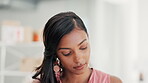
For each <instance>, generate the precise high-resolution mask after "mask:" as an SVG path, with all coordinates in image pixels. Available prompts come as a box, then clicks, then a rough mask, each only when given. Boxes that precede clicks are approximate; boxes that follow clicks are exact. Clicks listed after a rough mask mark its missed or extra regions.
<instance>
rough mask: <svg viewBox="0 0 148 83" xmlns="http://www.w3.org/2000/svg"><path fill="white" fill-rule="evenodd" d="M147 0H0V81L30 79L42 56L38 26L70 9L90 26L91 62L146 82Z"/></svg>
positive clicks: (130, 82)
mask: <svg viewBox="0 0 148 83" xmlns="http://www.w3.org/2000/svg"><path fill="white" fill-rule="evenodd" d="M147 10H148V1H147V0H0V83H31V76H32V75H33V73H34V72H33V69H34V68H35V67H36V66H38V65H39V64H40V63H41V61H42V56H43V44H42V29H43V27H44V25H45V23H46V22H47V20H48V19H49V18H50V17H51V16H53V15H55V14H57V13H59V12H65V11H73V12H75V13H76V14H77V15H79V16H80V17H81V18H82V19H83V21H84V23H85V25H86V27H87V28H88V31H89V35H90V42H91V61H90V66H91V67H93V68H95V69H98V70H101V71H103V72H106V73H109V74H111V75H115V76H117V77H119V78H120V79H122V81H123V83H148V66H147V64H148V51H147V49H148V43H147V42H148V33H147V32H148V28H147V27H148V11H147Z"/></svg>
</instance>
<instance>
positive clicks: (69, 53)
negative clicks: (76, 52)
mask: <svg viewBox="0 0 148 83" xmlns="http://www.w3.org/2000/svg"><path fill="white" fill-rule="evenodd" d="M86 49H87V46H86V47H82V48H80V50H82V51H84V50H86ZM72 53H73V52H72V51H69V52H62V55H64V56H69V55H72Z"/></svg>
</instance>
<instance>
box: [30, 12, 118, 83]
mask: <svg viewBox="0 0 148 83" xmlns="http://www.w3.org/2000/svg"><path fill="white" fill-rule="evenodd" d="M43 41H44V46H45V52H44V59H43V62H42V64H41V66H40V67H38V68H37V69H36V71H37V73H36V74H35V75H34V76H33V78H34V79H38V80H34V81H33V83H121V81H120V79H118V78H117V77H114V76H111V75H109V74H106V73H103V72H101V71H98V70H95V69H93V68H90V67H89V66H88V64H89V57H90V46H89V38H88V33H87V30H86V27H85V25H84V23H83V21H82V20H81V18H80V17H79V16H77V15H76V14H75V13H73V12H63V13H59V14H57V15H55V16H53V17H51V18H50V19H49V20H48V22H47V23H46V25H45V28H44V31H43Z"/></svg>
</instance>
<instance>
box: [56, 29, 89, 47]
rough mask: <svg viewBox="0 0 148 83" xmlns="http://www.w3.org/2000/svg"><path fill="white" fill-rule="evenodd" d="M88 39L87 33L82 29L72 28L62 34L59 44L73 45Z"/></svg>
mask: <svg viewBox="0 0 148 83" xmlns="http://www.w3.org/2000/svg"><path fill="white" fill-rule="evenodd" d="M84 39H87V40H88V37H87V34H86V32H85V31H84V30H81V29H77V28H74V29H73V30H72V31H71V32H70V33H68V34H66V35H64V36H63V37H62V39H61V40H60V43H59V46H69V45H72V44H73V45H75V44H78V43H80V42H81V41H83V40H84Z"/></svg>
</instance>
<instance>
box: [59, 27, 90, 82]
mask: <svg viewBox="0 0 148 83" xmlns="http://www.w3.org/2000/svg"><path fill="white" fill-rule="evenodd" d="M57 56H58V58H59V59H60V61H61V64H62V66H63V68H64V75H63V77H62V78H61V80H62V82H63V83H87V82H88V79H89V76H90V74H91V69H90V68H89V67H88V63H89V57H90V46H89V41H88V36H87V34H86V33H85V32H84V31H83V30H80V29H79V28H74V30H72V31H71V32H70V33H69V34H66V35H65V36H63V38H62V39H61V41H60V43H59V45H58V49H57ZM71 80H73V81H71Z"/></svg>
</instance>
